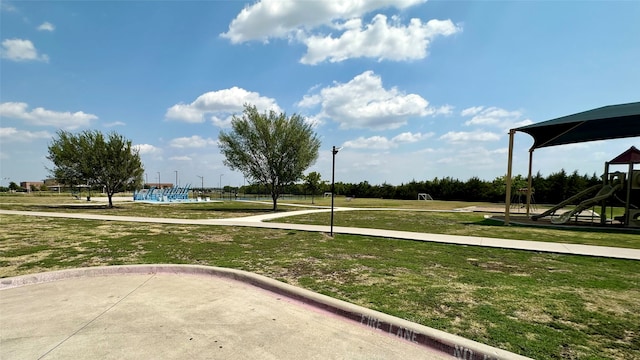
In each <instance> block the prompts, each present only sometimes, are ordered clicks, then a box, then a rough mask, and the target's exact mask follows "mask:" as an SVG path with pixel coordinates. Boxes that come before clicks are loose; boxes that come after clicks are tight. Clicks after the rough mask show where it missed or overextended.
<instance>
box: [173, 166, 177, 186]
mask: <svg viewBox="0 0 640 360" xmlns="http://www.w3.org/2000/svg"><path fill="white" fill-rule="evenodd" d="M173 172H174V173H176V185H175V186H174V187H176V188H177V187H178V170H173Z"/></svg>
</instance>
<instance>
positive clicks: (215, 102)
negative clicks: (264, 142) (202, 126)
mask: <svg viewBox="0 0 640 360" xmlns="http://www.w3.org/2000/svg"><path fill="white" fill-rule="evenodd" d="M244 104H250V105H255V106H256V108H258V110H259V111H265V110H274V111H277V112H281V110H280V107H278V105H277V104H276V101H275V100H274V99H272V98H268V97H265V96H261V95H260V94H258V93H256V92H250V91H247V90H245V89H242V88H238V87H235V86H234V87H232V88H230V89H223V90H218V91H210V92H207V93H204V94H202V95H200V96H198V98H197V99H195V100H194V101H193V102H192V103H190V104H183V103H180V104H176V105H173V106H172V107H170V108H169V109H167V112H166V114H165V117H166V118H167V119H172V120H179V121H184V122H188V123H202V122H204V121H205V115H207V114H211V115H212V116H211V120H212V122H213V123H214V124H215V125H217V126H221V125H223V126H224V125H227V126H228V123H229V122H230V118H229V117H230V115H232V114H239V113H242V111H243V110H244ZM222 118H226V119H225V120H221V119H222Z"/></svg>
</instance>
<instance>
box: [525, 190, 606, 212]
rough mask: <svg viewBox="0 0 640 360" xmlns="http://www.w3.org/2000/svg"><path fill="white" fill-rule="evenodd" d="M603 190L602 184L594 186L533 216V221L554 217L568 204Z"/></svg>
mask: <svg viewBox="0 0 640 360" xmlns="http://www.w3.org/2000/svg"><path fill="white" fill-rule="evenodd" d="M600 188H602V184H598V185H594V186H592V187H590V188H588V189H586V190H582V191H580V192H579V193H577V194H575V195H573V196H572V197H570V198H568V199H567V200H565V201H563V202H561V203H559V204H558V205H555V206H554V207H552V208H551V209H549V210H547V211H545V212H543V213H542V214H538V215H533V216H532V217H531V219H532V220H538V219H540V218H543V217H545V216H549V215H552V214H553V213H555V212H556V211H557V210H559V209H562V208H563V207H565V206H567V205H568V204H571V203H572V202H574V201H576V200H578V199H580V198H583V197H585V196H586V195H587V194H591V193H592V192H594V191H596V190H597V189H600Z"/></svg>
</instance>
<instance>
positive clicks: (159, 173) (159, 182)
mask: <svg viewBox="0 0 640 360" xmlns="http://www.w3.org/2000/svg"><path fill="white" fill-rule="evenodd" d="M158 189H160V171H158Z"/></svg>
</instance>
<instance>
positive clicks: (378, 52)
mask: <svg viewBox="0 0 640 360" xmlns="http://www.w3.org/2000/svg"><path fill="white" fill-rule="evenodd" d="M424 2H426V0H376V1H361V0H331V1H296V0H262V1H259V2H257V3H255V4H253V5H251V6H248V7H245V8H244V9H243V10H242V11H241V12H240V13H239V14H238V15H237V16H236V18H235V19H234V20H233V21H232V22H231V24H230V25H229V30H228V31H227V32H226V33H223V34H221V36H222V37H224V38H227V39H229V40H230V41H231V43H233V44H238V43H243V42H247V41H253V40H258V41H263V42H265V43H267V42H268V41H269V39H272V38H276V39H285V38H286V39H288V40H289V41H297V42H300V43H302V44H304V45H306V46H307V53H306V54H305V55H304V56H303V57H302V58H301V60H300V61H301V62H302V63H304V64H317V63H319V62H322V61H325V60H329V61H331V62H339V61H343V60H346V59H350V58H360V57H369V58H376V59H378V60H392V61H406V60H415V59H423V58H425V57H426V56H427V54H428V47H429V44H430V42H431V40H432V39H433V38H434V37H436V36H449V35H452V34H455V33H457V32H460V31H461V28H460V27H459V26H456V25H454V24H453V22H451V20H429V21H427V22H426V23H423V21H422V20H420V19H418V18H413V19H410V20H409V23H408V24H407V25H404V24H402V23H401V19H400V18H399V17H397V16H392V17H391V19H390V21H387V16H386V15H383V14H376V15H374V17H373V19H372V20H371V22H370V23H368V24H364V23H363V20H362V17H363V16H364V15H366V14H369V13H372V12H374V11H377V10H380V9H389V8H395V9H398V10H403V9H405V8H408V7H410V6H413V5H416V4H420V3H424ZM322 30H331V31H332V33H331V34H320V33H319V31H322ZM333 33H335V34H337V35H336V36H334V35H333Z"/></svg>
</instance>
